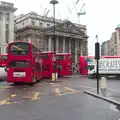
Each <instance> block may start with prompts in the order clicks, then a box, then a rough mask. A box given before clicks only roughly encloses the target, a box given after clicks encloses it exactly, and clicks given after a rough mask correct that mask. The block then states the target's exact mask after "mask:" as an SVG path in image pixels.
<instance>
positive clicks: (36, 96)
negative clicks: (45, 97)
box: [32, 92, 40, 100]
mask: <svg viewBox="0 0 120 120" xmlns="http://www.w3.org/2000/svg"><path fill="white" fill-rule="evenodd" d="M33 94H34V96H33V99H32V100H39V99H40V98H39V94H40V93H39V92H34V93H33Z"/></svg>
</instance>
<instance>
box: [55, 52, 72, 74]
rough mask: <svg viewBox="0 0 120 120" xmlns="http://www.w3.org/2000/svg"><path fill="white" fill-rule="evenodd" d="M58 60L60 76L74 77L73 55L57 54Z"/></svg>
mask: <svg viewBox="0 0 120 120" xmlns="http://www.w3.org/2000/svg"><path fill="white" fill-rule="evenodd" d="M56 58H57V59H56V64H57V72H58V76H69V75H72V55H71V54H70V53H57V54H56Z"/></svg>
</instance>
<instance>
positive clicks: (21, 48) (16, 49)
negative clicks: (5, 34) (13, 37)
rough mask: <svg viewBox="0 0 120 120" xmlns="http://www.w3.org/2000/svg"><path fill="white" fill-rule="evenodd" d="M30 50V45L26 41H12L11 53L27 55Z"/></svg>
mask: <svg viewBox="0 0 120 120" xmlns="http://www.w3.org/2000/svg"><path fill="white" fill-rule="evenodd" d="M29 51H30V45H29V44H28V43H24V42H17V43H12V44H11V45H10V53H11V54H14V55H25V54H27V53H28V52H29Z"/></svg>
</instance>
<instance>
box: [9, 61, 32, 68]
mask: <svg viewBox="0 0 120 120" xmlns="http://www.w3.org/2000/svg"><path fill="white" fill-rule="evenodd" d="M9 66H10V67H22V68H23V67H27V68H29V67H30V62H28V61H11V62H10V63H9Z"/></svg>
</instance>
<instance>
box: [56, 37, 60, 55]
mask: <svg viewBox="0 0 120 120" xmlns="http://www.w3.org/2000/svg"><path fill="white" fill-rule="evenodd" d="M58 52H59V37H58V36H57V37H56V53H58Z"/></svg>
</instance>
